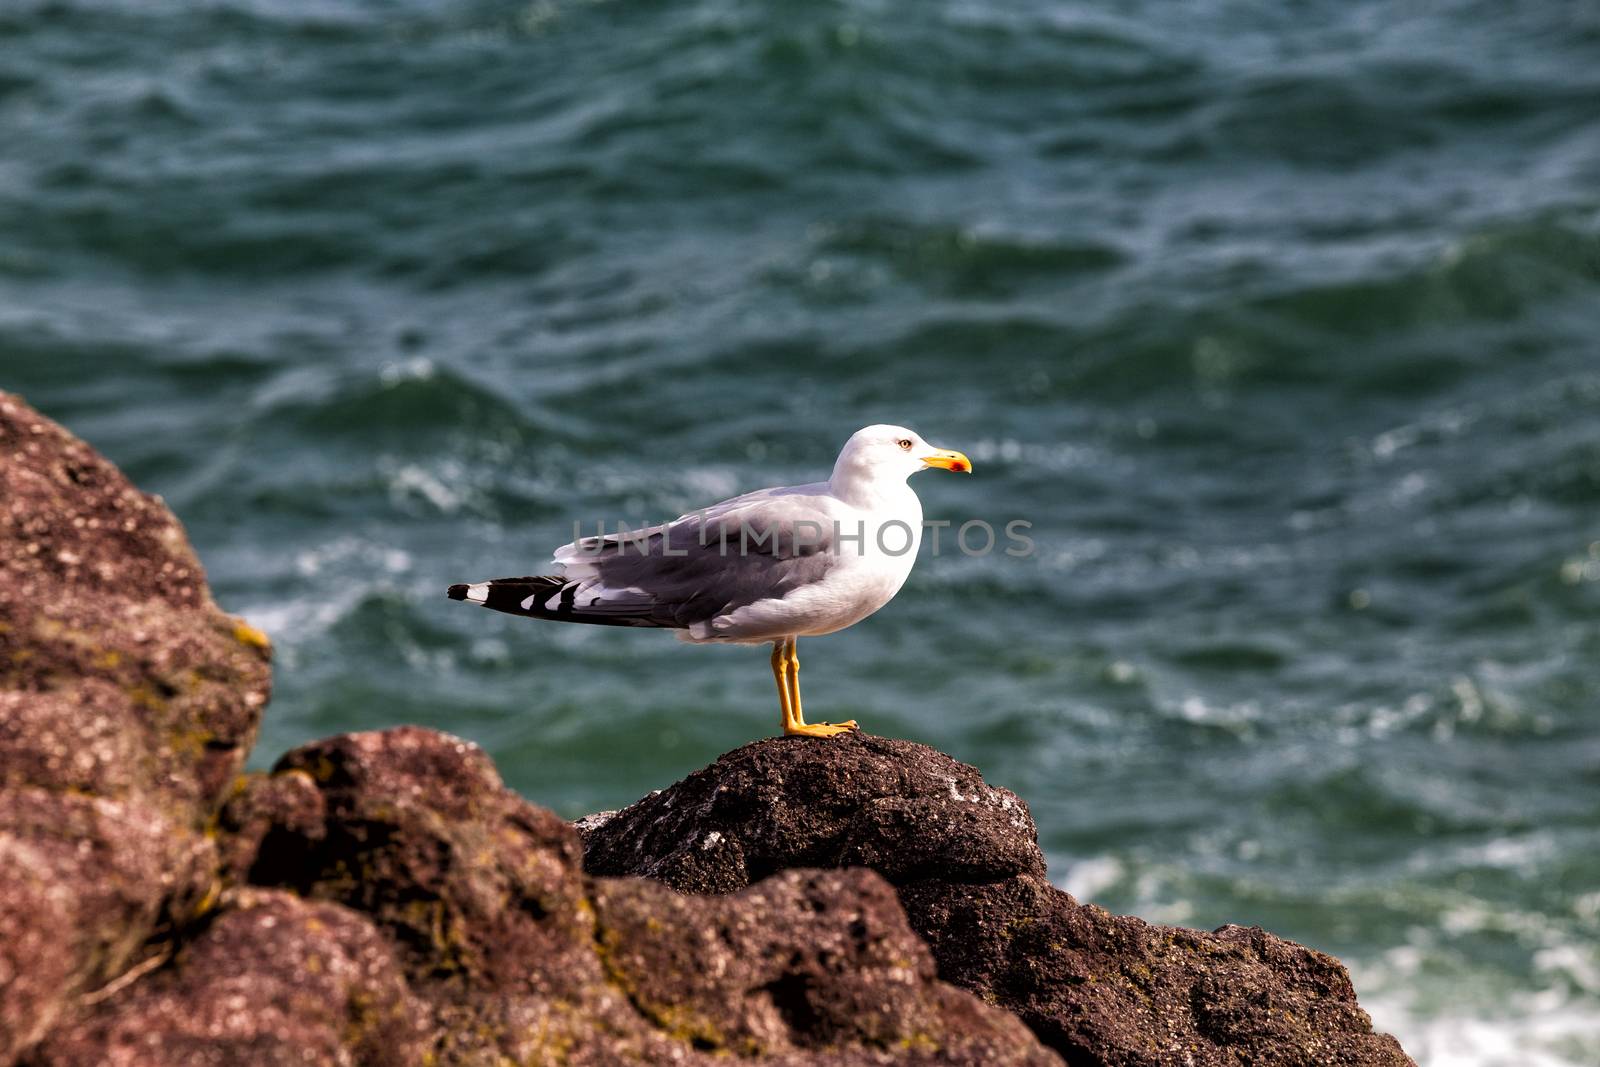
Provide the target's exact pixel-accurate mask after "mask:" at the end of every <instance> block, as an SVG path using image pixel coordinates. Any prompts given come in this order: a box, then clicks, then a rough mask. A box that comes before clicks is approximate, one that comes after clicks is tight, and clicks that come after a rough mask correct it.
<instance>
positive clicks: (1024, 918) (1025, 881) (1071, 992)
mask: <svg viewBox="0 0 1600 1067" xmlns="http://www.w3.org/2000/svg"><path fill="white" fill-rule="evenodd" d="M583 828H584V833H585V839H586V849H587V857H586V864H587V867H588V869H589V870H590V872H591V873H594V874H600V875H622V874H639V875H644V876H646V877H649V878H653V879H656V880H658V881H661V882H663V883H665V884H667V885H669V886H672V887H673V888H676V889H680V890H683V891H685V892H692V893H727V892H732V891H736V890H738V889H740V888H741V887H743V886H745V885H748V884H750V883H752V882H756V881H758V880H759V879H761V878H765V877H767V876H768V875H769V874H770V873H771V872H773V871H779V870H783V869H785V868H788V867H794V866H805V867H857V866H865V867H869V868H871V869H873V870H875V871H877V872H878V873H879V874H881V875H883V876H884V877H885V878H886V879H888V880H889V881H890V882H891V883H893V885H894V886H895V887H896V890H897V891H898V894H899V897H900V901H901V903H902V904H903V905H904V906H905V908H906V911H907V913H908V914H909V916H910V919H911V924H912V926H913V928H914V929H915V930H916V931H917V932H918V933H919V934H920V935H922V937H923V938H924V939H926V941H927V942H928V944H929V946H930V947H931V948H932V950H933V954H934V956H935V958H936V959H937V960H938V963H939V973H940V975H941V976H942V977H943V978H945V979H946V980H948V981H950V982H953V983H955V984H957V985H960V986H962V987H964V988H966V989H969V990H971V991H972V992H974V993H976V994H978V995H979V996H980V997H982V998H983V999H984V1000H985V1001H986V1002H988V1003H990V1004H995V1005H998V1006H1001V1007H1004V1008H1006V1009H1007V1010H1009V1011H1011V1012H1014V1013H1015V1014H1016V1015H1017V1016H1018V1017H1020V1018H1021V1019H1022V1020H1023V1021H1024V1022H1026V1023H1027V1024H1028V1026H1029V1027H1030V1028H1031V1029H1032V1030H1033V1031H1034V1033H1036V1034H1037V1035H1038V1036H1039V1037H1040V1039H1041V1040H1043V1041H1044V1043H1045V1044H1047V1045H1048V1046H1050V1047H1051V1048H1053V1049H1054V1050H1055V1051H1056V1052H1058V1053H1060V1054H1061V1056H1062V1057H1063V1058H1064V1059H1065V1060H1066V1062H1067V1063H1068V1064H1072V1065H1080V1064H1082V1065H1091V1064H1092V1065H1096V1067H1100V1065H1104V1067H1122V1065H1128V1067H1133V1065H1138V1067H1158V1065H1159V1067H1169V1065H1170V1067H1206V1065H1212V1064H1215V1065H1233V1064H1240V1063H1250V1064H1260V1065H1281V1067H1291V1065H1292V1067H1331V1065H1351V1067H1355V1065H1361V1067H1380V1065H1381V1067H1398V1065H1404V1064H1410V1063H1411V1060H1410V1059H1409V1058H1408V1057H1407V1056H1406V1055H1405V1053H1404V1052H1402V1051H1401V1049H1400V1046H1399V1044H1398V1043H1396V1042H1395V1040H1394V1039H1393V1038H1391V1037H1389V1036H1388V1035H1385V1034H1375V1033H1373V1031H1372V1023H1371V1020H1370V1019H1369V1018H1368V1017H1367V1015H1366V1013H1365V1012H1363V1011H1362V1010H1361V1008H1360V1007H1359V1006H1358V1005H1357V1003H1356V997H1355V991H1354V989H1353V988H1352V987H1351V985H1350V979H1349V976H1348V975H1347V974H1346V972H1345V969H1344V967H1343V966H1341V965H1340V963H1339V961H1338V960H1335V959H1334V958H1332V957H1331V956H1327V955H1324V954H1322V953H1320V952H1316V951H1313V950H1311V949H1308V948H1304V947H1302V946H1300V945H1296V944H1294V943H1293V942H1289V941H1285V940H1283V939H1282V938H1279V937H1275V936H1273V935H1272V934H1269V933H1267V932H1266V931H1264V930H1260V929H1253V928H1252V929H1246V928H1244V927H1238V926H1224V927H1222V928H1221V929H1218V930H1216V931H1213V932H1211V933H1205V932H1202V931H1198V930H1187V929H1182V928H1179V927H1168V926H1156V925H1153V924H1150V923H1146V922H1144V921H1142V920H1140V919H1136V918H1132V917H1129V916H1117V915H1111V914H1109V913H1107V912H1106V911H1104V910H1103V909H1101V908H1097V907H1094V906H1093V905H1086V904H1082V903H1079V902H1078V901H1076V900H1074V899H1073V898H1072V897H1071V896H1069V895H1068V894H1067V893H1064V892H1062V891H1061V890H1059V889H1056V888H1055V887H1053V886H1052V885H1051V884H1050V883H1049V882H1048V881H1047V880H1046V879H1045V877H1044V875H1045V865H1044V857H1043V855H1042V854H1041V853H1040V851H1039V847H1038V844H1037V835H1036V831H1035V827H1034V824H1033V820H1032V818H1031V816H1030V815H1029V814H1028V809H1027V805H1025V804H1024V803H1023V802H1022V800H1021V799H1020V798H1018V797H1017V796H1016V795H1015V794H1013V793H1011V792H1009V791H1007V790H1005V789H999V788H996V787H994V786H990V785H988V784H986V783H985V782H984V781H983V779H982V777H981V776H980V775H979V774H978V772H977V771H976V770H974V769H973V768H972V767H968V766H966V765H965V764H961V763H958V762H956V761H955V760H953V759H951V758H950V757H949V756H946V755H944V754H943V753H940V752H936V751H934V750H933V749H930V748H927V747H925V746H923V745H917V744H913V743H911V742H907V741H892V740H888V739H885V738H880V737H871V736H867V735H861V734H856V735H849V736H846V737H841V738H838V739H834V740H831V741H830V742H828V743H827V744H817V743H815V742H814V741H811V740H810V739H806V738H772V739H769V740H766V741H758V742H756V743H754V744H750V745H746V746H744V747H743V748H740V749H737V750H735V751H733V752H730V753H728V754H727V755H725V756H723V757H722V758H721V759H719V760H717V761H716V762H715V763H714V764H712V765H711V766H710V767H708V768H706V769H705V770H702V771H699V772H697V773H695V774H692V775H690V776H689V777H688V778H686V779H684V780H683V781H681V782H679V783H677V784H676V785H674V786H672V787H670V788H668V789H665V790H662V791H660V792H657V793H653V794H651V795H650V796H648V797H646V798H644V799H643V800H641V801H639V802H638V803H637V804H634V805H633V806H632V807H629V808H627V809H625V810H623V811H621V812H617V813H613V814H611V815H609V816H608V817H604V818H591V819H590V820H588V821H586V822H585V823H584V824H583Z"/></svg>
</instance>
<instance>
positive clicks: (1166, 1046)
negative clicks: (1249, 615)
mask: <svg viewBox="0 0 1600 1067" xmlns="http://www.w3.org/2000/svg"><path fill="white" fill-rule="evenodd" d="M268 654H269V650H268V647H267V642H266V639H265V638H264V637H262V636H261V635H260V634H259V633H257V632H256V631H255V630H253V629H251V628H250V627H249V626H248V625H246V624H245V623H243V622H242V621H241V620H238V619H234V618H231V617H229V616H227V615H224V614H222V613H221V612H220V611H219V610H218V609H217V608H216V607H215V606H214V605H213V604H212V603H211V600H210V596H209V593H208V592H207V590H206V586H205V583H204V578H203V575H202V573H201V571H200V567H199V564H198V563H197V562H196V560H195V558H194V555H193V553H192V552H191V551H190V549H189V548H188V546H187V544H186V543H185V541H184V538H183V534H182V531H181V530H180V528H179V527H178V525H177V523H176V521H175V520H174V519H173V517H172V516H171V514H170V513H169V512H168V511H167V510H166V509H165V508H164V507H163V506H162V505H161V503H160V502H159V501H157V500H155V499H154V498H151V497H148V496H146V495H144V494H142V493H139V492H138V491H137V490H135V489H134V488H133V487H131V486H130V485H128V484H127V483H126V481H125V480H123V478H122V477H121V475H120V474H118V473H117V471H116V470H115V469H114V468H112V467H111V466H110V465H109V464H107V463H106V462H105V461H104V460H102V459H100V458H99V457H98V456H97V455H95V454H94V452H93V451H92V450H90V449H89V448H88V447H87V446H86V445H84V444H82V443H81V442H79V441H77V440H76V439H75V438H73V437H72V436H71V435H70V434H68V433H66V432H65V431H64V430H62V429H60V428H59V427H57V426H55V425H54V424H53V423H50V422H49V421H48V420H46V419H44V418H43V417H41V416H39V415H38V414H37V413H35V412H33V411H31V410H30V409H28V408H27V407H26V406H25V405H24V404H22V402H21V401H20V400H18V399H16V398H15V397H11V396H7V395H5V394H0V1067H9V1065H12V1064H22V1065H24V1067H80V1065H81V1067H87V1065H90V1064H115V1065H118V1067H191V1065H192V1067H235V1065H237V1067H246V1065H250V1067H255V1065H266V1067H273V1065H277V1064H283V1065H287V1064H290V1063H293V1064H296V1065H329V1067H333V1065H341V1067H342V1065H373V1067H424V1065H428V1067H444V1065H454V1064H472V1065H476V1064H484V1065H489V1064H493V1065H497V1067H498V1065H500V1064H506V1063H516V1064H519V1065H520V1064H565V1065H576V1067H582V1065H586V1064H592V1065H602V1064H607V1065H609V1064H618V1063H646V1064H657V1063H671V1064H691V1065H692V1064H706V1065H710V1064H711V1063H713V1062H719V1063H720V1062H725V1061H726V1060H728V1059H729V1058H734V1057H736V1058H738V1059H740V1060H742V1061H749V1062H751V1063H754V1064H759V1065H785V1067H802V1065H819V1067H820V1065H822V1064H862V1065H868V1064H871V1065H901V1064H919V1065H923V1064H926V1065H935V1064H950V1065H957V1064H972V1065H978V1064H984V1065H1000V1067H1008V1065H1018V1067H1021V1065H1030V1067H1031V1065H1040V1067H1043V1065H1047V1064H1060V1063H1061V1062H1062V1058H1061V1055H1058V1052H1059V1053H1061V1054H1063V1055H1065V1057H1066V1060H1067V1062H1069V1063H1073V1064H1087V1063H1095V1064H1101V1063H1104V1064H1134V1063H1137V1064H1179V1063H1183V1064H1212V1063H1216V1064H1222V1063H1228V1064H1237V1063H1246V1062H1249V1063H1258V1064H1291V1063H1295V1064H1298V1063H1306V1064H1310V1063H1317V1064H1399V1063H1404V1062H1408V1061H1406V1060H1405V1059H1404V1056H1403V1054H1401V1053H1400V1052H1399V1049H1398V1047H1397V1046H1395V1045H1394V1044H1393V1042H1392V1041H1389V1040H1388V1039H1387V1038H1382V1037H1378V1036H1374V1035H1373V1034H1372V1033H1371V1032H1370V1026H1369V1025H1368V1023H1367V1020H1366V1017H1365V1015H1363V1014H1362V1013H1361V1011H1360V1009H1359V1008H1358V1007H1356V1004H1355V999H1354V996H1353V994H1352V993H1351V992H1350V987H1349V982H1348V980H1347V979H1346V977H1345V975H1344V971H1343V969H1342V968H1341V967H1339V965H1338V963H1337V962H1336V961H1334V960H1331V959H1329V958H1328V957H1325V956H1321V955H1319V954H1317V953H1314V952H1311V951H1309V950H1307V949H1302V948H1300V947H1298V946H1295V945H1291V944H1289V943H1288V942H1284V941H1281V940H1279V939H1277V938H1274V937H1272V936H1271V935H1270V934H1266V933H1263V932H1261V931H1246V930H1238V929H1236V928H1224V929H1223V930H1220V931H1217V932H1215V933H1213V934H1204V933H1199V932H1196V931H1185V930H1174V929H1168V928H1162V927H1153V926H1149V925H1147V924H1144V923H1142V922H1140V921H1139V920H1136V919H1127V918H1118V917H1114V916H1110V915H1107V914H1106V913H1104V912H1102V911H1100V910H1099V909H1095V908H1091V907H1085V906H1082V905H1079V904H1077V903H1076V902H1074V901H1073V900H1072V899H1071V898H1070V897H1067V896H1066V895H1065V894H1063V893H1060V892H1059V891H1057V890H1055V889H1053V888H1051V887H1050V885H1049V884H1048V883H1047V882H1046V881H1045V880H1044V861H1043V858H1042V856H1041V855H1040V854H1039V850H1038V847H1037V845H1036V843H1035V840H1034V829H1033V824H1032V822H1031V820H1030V819H1029V817H1028V813H1027V808H1026V806H1025V805H1023V803H1022V801H1021V800H1019V799H1018V798H1017V797H1015V796H1013V795H1012V794H1010V793H1007V792H1006V791H1004V790H1000V789H994V788H991V787H989V786H987V785H985V784H984V783H983V781H982V779H981V778H980V777H979V776H978V774H977V772H976V771H974V770H972V768H970V767H966V766H964V765H962V764H959V763H956V762H955V761H953V760H951V759H949V758H948V757H945V756H941V755H940V754H938V753H936V752H933V751H931V750H929V749H925V748H922V747H921V746H917V745H908V744H904V743H900V742H890V741H884V740H881V739H877V738H868V737H862V736H852V737H847V738H842V739H838V740H835V741H830V742H825V743H819V742H815V741H810V740H805V739H801V740H795V741H785V740H776V741H771V742H762V743H760V744H757V745H751V746H747V747H745V748H743V749H740V750H738V751H737V752H734V753H730V754H729V755H728V756H725V757H723V759H721V760H719V761H718V762H717V763H716V764H715V765H713V766H712V767H710V768H708V769H707V770H706V771H703V772H701V773H700V774H698V775H696V776H694V777H692V778H690V779H689V780H687V781H685V782H682V783H679V784H678V785H677V786H674V787H672V788H671V789H669V790H666V791H665V792H663V793H660V794H655V795H653V796H651V797H650V798H647V799H646V800H645V801H642V802H641V803H640V804H637V805H635V806H634V807H633V808H630V809H628V810H626V811H624V812H621V813H617V814H614V815H612V816H610V817H609V818H602V817H595V818H592V819H590V820H588V821H587V822H586V823H585V826H584V828H583V831H582V832H583V834H585V835H587V842H588V848H587V863H588V867H589V869H588V870H587V871H586V870H585V845H584V841H583V838H582V837H580V831H579V830H578V829H577V828H574V827H573V826H571V825H569V824H568V823H566V822H564V821H563V820H561V819H559V818H557V817H556V816H555V815H553V814H552V813H550V812H549V811H546V810H544V809H542V808H538V807H536V806H534V805H532V804H530V803H528V802H527V801H525V800H523V799H522V798H521V797H519V796H517V795H516V794H514V793H512V792H511V791H509V790H507V789H506V788H505V787H504V785H503V784H502V783H501V781H500V779H499V776H498V775H497V774H496V773H495V770H494V767H493V766H492V764H491V763H490V761H489V759H488V757H487V756H485V755H484V753H483V752H482V751H480V750H479V749H478V748H476V747H475V746H473V745H471V744H469V743H467V742H465V741H461V740H459V739H456V738H452V737H448V736H446V735H443V734H439V733H435V732H432V731H427V730H420V729H413V728H406V727H401V728H397V729H394V730H389V731H385V732H381V733H368V734H353V735H348V736H342V737H335V738H330V739H328V740H325V741H319V742H316V743H314V744H311V745H307V746H305V747H303V748H299V749H296V750H295V751H293V752H291V753H289V754H288V755H286V756H284V757H283V758H282V759H281V760H280V761H279V762H278V764H277V766H276V767H275V768H274V769H273V771H272V772H271V773H270V774H252V775H247V776H241V775H240V770H241V765H242V763H243V760H244V757H245V754H246V752H247V750H248V748H249V745H250V743H251V741H252V740H253V738H254V736H255V731H256V727H257V725H258V720H259V716H260V713H261V708H262V706H263V705H264V703H265V701H266V696H267V686H268V671H269V666H268ZM638 875H647V876H649V877H647V878H645V877H638ZM908 913H909V916H910V920H909V921H908ZM914 927H915V929H914ZM918 931H920V933H921V936H918ZM930 946H931V948H930ZM941 975H942V976H943V977H941ZM946 979H948V980H949V981H946ZM952 982H953V983H954V984H950V983H952ZM958 986H965V987H966V989H962V988H958ZM1025 1024H1026V1025H1025ZM1030 1028H1031V1029H1030ZM1036 1035H1038V1036H1036ZM1041 1037H1042V1038H1043V1039H1044V1041H1045V1042H1046V1043H1048V1044H1049V1045H1052V1046H1054V1048H1055V1049H1056V1050H1057V1051H1051V1050H1050V1049H1049V1048H1046V1047H1045V1044H1041V1042H1040V1040H1039V1038H1041Z"/></svg>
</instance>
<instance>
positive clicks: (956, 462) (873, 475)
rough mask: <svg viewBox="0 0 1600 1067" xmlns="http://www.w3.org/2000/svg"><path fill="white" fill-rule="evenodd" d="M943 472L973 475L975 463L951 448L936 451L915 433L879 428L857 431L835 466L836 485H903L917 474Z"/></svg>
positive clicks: (846, 444) (896, 428) (900, 428)
mask: <svg viewBox="0 0 1600 1067" xmlns="http://www.w3.org/2000/svg"><path fill="white" fill-rule="evenodd" d="M929 467H937V468H939V469H940V470H947V471H959V472H961V473H963V474H971V473H972V461H971V460H970V459H968V458H967V457H966V456H964V455H962V454H961V453H960V452H957V451H955V450H954V449H949V448H935V447H934V446H933V445H930V444H929V443H928V442H926V441H924V440H923V439H922V436H921V435H920V434H918V433H917V432H916V431H915V430H908V429H906V428H905V427H904V426H888V425H882V424H880V425H877V426H868V427H867V428H866V429H864V430H857V431H856V432H855V433H854V434H852V435H851V436H850V440H848V441H846V442H845V445H844V448H843V449H842V450H841V451H840V452H839V459H838V462H836V463H835V464H834V465H833V477H834V479H835V481H836V483H837V482H838V481H839V480H840V479H845V480H850V481H855V480H857V479H866V480H869V481H877V480H879V479H891V478H892V479H894V480H895V481H899V482H903V481H905V480H906V479H907V478H909V477H911V476H912V475H913V474H915V473H917V472H918V471H924V470H927V469H928V468H929Z"/></svg>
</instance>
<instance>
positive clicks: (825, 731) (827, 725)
mask: <svg viewBox="0 0 1600 1067" xmlns="http://www.w3.org/2000/svg"><path fill="white" fill-rule="evenodd" d="M854 729H856V723H855V720H854V719H851V720H850V721H849V722H840V723H832V722H813V723H803V722H802V723H788V724H785V725H784V727H783V732H784V733H785V734H788V735H791V736H792V735H795V734H799V735H801V736H802V737H837V736H839V735H840V734H847V733H849V732H850V731H852V730H854Z"/></svg>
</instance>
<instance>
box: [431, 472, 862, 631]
mask: <svg viewBox="0 0 1600 1067" xmlns="http://www.w3.org/2000/svg"><path fill="white" fill-rule="evenodd" d="M801 488H802V489H810V488H811V487H801ZM835 534H836V531H835V529H834V526H833V520H832V517H831V515H830V514H829V513H828V511H827V509H826V507H825V506H823V505H822V504H821V501H820V500H819V499H818V497H817V496H816V495H814V494H812V493H808V492H802V491H794V490H769V491H766V492H764V493H756V494H751V495H749V496H746V497H739V498H736V499H735V500H731V501H727V502H725V503H724V504H720V505H717V506H716V507H715V508H711V509H707V511H705V512H697V513H691V514H689V515H685V516H682V517H681V518H678V519H676V520H674V521H672V522H670V523H665V524H663V525H661V526H652V527H648V528H645V529H641V530H633V531H629V532H627V533H625V534H610V535H605V536H596V537H589V538H583V539H581V540H578V541H575V542H573V543H572V544H569V545H564V546H562V547H561V548H560V549H557V550H556V553H555V558H556V561H557V562H558V563H560V564H561V566H562V568H563V571H564V573H563V574H561V575H559V576H556V575H550V576H534V577H528V578H506V579H497V580H495V581H492V582H489V583H486V585H487V588H486V589H485V590H484V592H485V594H486V595H485V596H484V597H483V599H481V600H480V602H481V603H483V605H484V606H485V607H489V608H495V609H497V610H499V611H508V612H511V613H512V614H517V615H528V616H532V617H535V618H548V619H557V620H561V621H566V622H585V623H597V624H600V625H609V626H650V627H667V628H673V629H686V628H688V627H691V626H694V625H695V624H697V623H705V622H709V621H711V620H712V619H715V618H716V617H717V616H719V615H725V614H727V613H729V612H731V611H734V610H736V609H738V608H740V607H743V606H745V605H747V604H753V603H755V602H756V601H759V600H765V599H769V598H773V597H782V596H784V595H785V594H787V593H788V592H790V591H791V590H793V589H796V588H799V587H801V586H804V585H808V584H810V583H812V582H816V581H820V580H821V579H822V578H823V577H824V576H825V575H826V574H827V572H828V570H829V569H830V567H831V566H832V565H833V564H834V562H835V558H836V557H835V555H834V552H833V541H834V536H835ZM452 595H454V594H453V593H452ZM470 599H479V598H478V597H476V596H474V597H471V598H470Z"/></svg>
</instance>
